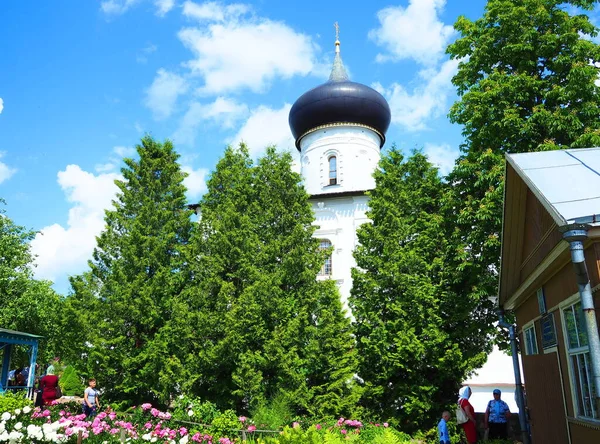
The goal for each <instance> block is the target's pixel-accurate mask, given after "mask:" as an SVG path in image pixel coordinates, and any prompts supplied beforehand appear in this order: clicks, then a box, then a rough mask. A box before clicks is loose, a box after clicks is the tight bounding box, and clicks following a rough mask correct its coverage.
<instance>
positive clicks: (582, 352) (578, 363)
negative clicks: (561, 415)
mask: <svg viewBox="0 0 600 444" xmlns="http://www.w3.org/2000/svg"><path fill="white" fill-rule="evenodd" d="M563 317H564V325H565V331H566V334H565V341H566V343H567V349H568V353H569V361H570V366H571V385H572V388H573V393H574V394H575V398H576V402H577V405H576V410H577V416H584V417H587V418H594V419H597V418H598V412H597V411H596V406H595V405H594V379H593V376H592V363H591V361H590V347H589V345H588V339H587V331H586V329H585V319H584V317H583V310H582V309H581V302H577V303H575V304H573V305H570V306H569V307H567V308H565V309H564V310H563Z"/></svg>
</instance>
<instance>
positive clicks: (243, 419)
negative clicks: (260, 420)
mask: <svg viewBox="0 0 600 444" xmlns="http://www.w3.org/2000/svg"><path fill="white" fill-rule="evenodd" d="M238 419H239V420H240V422H246V419H248V418H246V417H245V416H240V417H239V418H238Z"/></svg>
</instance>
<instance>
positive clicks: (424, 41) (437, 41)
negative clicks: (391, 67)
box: [369, 0, 454, 66]
mask: <svg viewBox="0 0 600 444" xmlns="http://www.w3.org/2000/svg"><path fill="white" fill-rule="evenodd" d="M445 4H446V0H410V2H409V5H408V7H406V8H404V7H402V6H391V7H388V8H384V9H382V10H380V11H379V12H378V13H377V18H378V19H379V23H380V27H379V28H377V29H373V30H371V31H370V32H369V38H371V39H372V40H374V41H375V43H377V44H378V45H380V46H383V47H384V48H385V49H386V53H384V54H378V55H377V61H380V62H383V61H386V60H402V59H413V60H415V61H416V62H418V63H421V64H423V65H428V66H431V65H433V64H435V63H437V62H438V61H439V59H440V58H441V57H442V55H443V54H444V51H445V50H446V46H447V45H448V42H449V41H450V38H451V37H452V36H453V34H454V29H453V28H452V26H449V25H444V23H442V22H441V21H440V19H439V17H438V15H439V14H440V12H441V11H442V9H443V8H444V6H445Z"/></svg>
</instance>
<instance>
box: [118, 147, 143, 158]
mask: <svg viewBox="0 0 600 444" xmlns="http://www.w3.org/2000/svg"><path fill="white" fill-rule="evenodd" d="M136 152H137V151H136V150H135V148H133V147H131V146H116V147H114V148H113V153H115V154H116V155H117V156H119V157H132V156H135V153H136Z"/></svg>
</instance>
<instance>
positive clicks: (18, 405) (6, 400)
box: [0, 390, 33, 413]
mask: <svg viewBox="0 0 600 444" xmlns="http://www.w3.org/2000/svg"><path fill="white" fill-rule="evenodd" d="M26 394H27V392H26V391H24V390H23V391H20V392H13V391H6V392H4V393H2V394H0V413H4V412H14V411H15V410H16V409H22V408H23V407H25V406H30V407H31V406H33V402H31V400H30V399H27V396H26Z"/></svg>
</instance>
